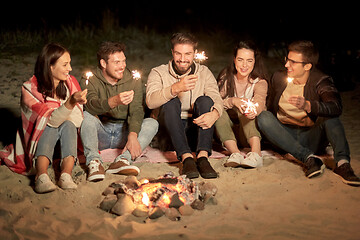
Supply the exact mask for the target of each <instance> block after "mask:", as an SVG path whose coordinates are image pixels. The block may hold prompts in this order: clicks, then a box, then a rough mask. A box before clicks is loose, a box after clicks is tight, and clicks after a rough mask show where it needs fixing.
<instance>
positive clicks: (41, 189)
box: [35, 173, 56, 193]
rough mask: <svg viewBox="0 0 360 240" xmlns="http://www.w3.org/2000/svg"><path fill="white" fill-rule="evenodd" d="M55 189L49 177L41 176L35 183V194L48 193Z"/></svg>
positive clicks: (44, 174)
mask: <svg viewBox="0 0 360 240" xmlns="http://www.w3.org/2000/svg"><path fill="white" fill-rule="evenodd" d="M55 189H56V185H55V184H54V183H53V182H52V181H51V179H50V177H49V175H47V174H46V173H43V174H41V175H40V176H39V177H38V178H37V179H36V181H35V192H37V193H48V192H52V191H54V190H55Z"/></svg>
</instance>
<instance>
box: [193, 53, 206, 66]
mask: <svg viewBox="0 0 360 240" xmlns="http://www.w3.org/2000/svg"><path fill="white" fill-rule="evenodd" d="M206 59H208V57H207V56H206V55H205V51H202V52H201V53H196V54H195V60H197V61H198V62H199V63H200V62H201V61H204V60H206Z"/></svg>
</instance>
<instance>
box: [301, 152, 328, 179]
mask: <svg viewBox="0 0 360 240" xmlns="http://www.w3.org/2000/svg"><path fill="white" fill-rule="evenodd" d="M304 164H305V176H306V177H308V178H312V177H316V176H318V175H320V174H322V173H323V172H324V169H325V165H324V163H323V162H322V161H321V159H320V158H318V157H315V156H310V157H308V159H306V161H305V163H304Z"/></svg>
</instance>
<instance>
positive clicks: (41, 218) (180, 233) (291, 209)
mask: <svg viewBox="0 0 360 240" xmlns="http://www.w3.org/2000/svg"><path fill="white" fill-rule="evenodd" d="M34 62H35V56H33V55H30V56H8V57H6V58H3V59H0V73H1V75H0V100H1V101H0V110H1V118H2V120H1V126H0V127H1V139H0V140H1V145H5V144H4V143H6V142H8V141H10V140H11V138H12V136H14V135H15V132H14V131H13V130H12V129H9V128H8V126H9V125H11V126H14V119H16V116H18V114H19V109H18V106H19V105H18V103H19V98H20V86H21V84H22V82H24V81H26V80H27V79H28V78H29V77H30V76H31V74H32V71H33V70H32V69H33V66H34ZM73 69H74V71H73V72H72V74H73V75H75V77H77V78H79V77H80V74H81V73H80V71H81V70H82V69H81V68H80V67H76V66H73ZM76 69H78V70H79V71H78V72H76ZM342 97H343V102H344V113H343V115H342V120H343V123H344V126H345V129H346V134H347V137H348V141H349V144H350V149H351V156H352V166H353V169H354V171H355V172H356V173H357V174H358V175H360V137H359V133H360V120H359V116H360V86H358V87H357V88H356V89H354V90H353V91H349V92H344V93H342ZM13 115H14V116H13ZM9 139H10V140H9ZM225 160H226V158H222V159H211V160H210V161H211V163H212V165H213V166H214V168H215V169H216V171H218V173H219V178H217V179H214V180H205V181H206V182H207V181H209V182H212V183H214V184H215V185H216V186H217V187H218V193H217V195H216V197H217V200H218V204H217V205H206V207H205V209H204V210H203V211H195V213H194V214H193V215H191V216H183V217H182V218H181V220H180V221H176V222H175V221H170V220H169V219H168V218H166V217H161V218H159V219H155V220H151V219H145V218H137V217H134V216H132V215H125V216H115V215H112V214H110V213H107V212H104V211H102V210H101V209H99V208H98V206H99V203H100V202H101V200H102V199H103V196H102V195H101V193H102V191H103V190H104V189H105V188H106V187H107V186H108V185H109V184H110V183H112V182H114V181H117V180H120V179H124V176H118V175H107V176H106V179H105V180H104V181H102V182H98V183H89V182H86V175H85V172H84V170H83V169H82V168H81V167H80V166H78V167H76V168H75V169H74V171H73V173H74V174H73V175H74V178H75V181H76V182H77V183H78V188H77V190H72V191H64V190H61V189H57V190H56V191H55V192H52V193H49V194H36V193H35V192H34V190H33V179H32V178H29V177H26V176H22V175H18V174H15V173H12V172H11V171H10V170H9V169H8V168H7V167H6V166H0V236H1V237H0V238H1V239H360V232H359V230H358V229H359V225H360V218H359V215H360V206H359V203H360V188H355V187H351V186H347V185H345V184H343V183H342V182H341V180H340V179H339V178H338V177H337V176H336V175H334V174H333V173H332V171H331V170H330V169H326V170H325V172H324V174H323V175H322V176H320V177H317V178H314V179H307V178H306V177H305V176H304V172H303V171H302V168H301V166H299V165H297V164H295V163H293V162H289V161H287V160H284V159H281V158H280V157H278V156H277V155H275V156H266V157H265V159H264V166H263V167H262V168H258V169H241V168H240V169H230V168H225V167H223V163H224V162H225ZM138 166H139V167H140V169H141V174H140V176H139V178H142V177H157V176H160V175H163V174H164V173H166V172H168V171H173V172H174V173H175V174H176V175H178V174H179V166H178V165H177V164H172V165H170V164H167V163H157V164H154V163H139V164H138ZM49 172H50V175H51V176H52V177H54V174H53V171H52V170H49ZM195 181H196V182H201V181H204V179H202V178H199V179H196V180H195Z"/></svg>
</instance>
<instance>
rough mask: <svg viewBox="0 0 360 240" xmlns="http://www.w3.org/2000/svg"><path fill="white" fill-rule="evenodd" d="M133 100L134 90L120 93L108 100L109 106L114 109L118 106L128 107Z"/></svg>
mask: <svg viewBox="0 0 360 240" xmlns="http://www.w3.org/2000/svg"><path fill="white" fill-rule="evenodd" d="M133 99H134V90H130V91H125V92H121V93H119V94H118V95H115V96H113V97H111V98H109V99H108V103H109V106H110V107H111V108H114V107H116V106H118V105H128V104H130V103H131V102H132V100H133Z"/></svg>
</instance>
